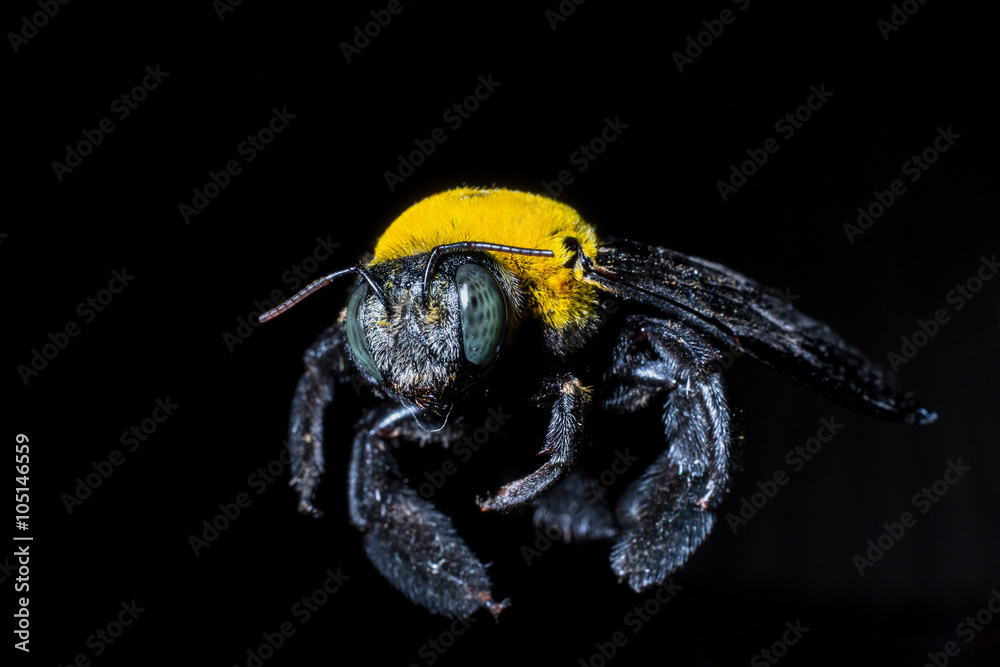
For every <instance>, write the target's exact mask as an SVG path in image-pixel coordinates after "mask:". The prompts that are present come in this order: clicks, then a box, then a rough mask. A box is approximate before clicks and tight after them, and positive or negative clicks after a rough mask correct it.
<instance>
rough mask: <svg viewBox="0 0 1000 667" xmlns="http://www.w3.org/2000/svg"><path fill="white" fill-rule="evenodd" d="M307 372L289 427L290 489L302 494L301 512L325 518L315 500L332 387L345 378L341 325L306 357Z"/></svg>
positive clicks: (321, 337)
mask: <svg viewBox="0 0 1000 667" xmlns="http://www.w3.org/2000/svg"><path fill="white" fill-rule="evenodd" d="M303 361H305V365H306V371H305V373H303V374H302V377H301V378H300V379H299V384H298V386H297V387H296V388H295V398H294V399H292V413H291V419H290V422H289V425H288V453H289V455H290V456H291V459H292V481H291V486H293V487H294V488H295V490H296V491H298V492H299V507H298V509H299V511H300V512H302V513H303V514H309V515H312V516H322V514H323V513H322V512H321V511H320V510H318V509H317V508H316V507H314V506H313V497H314V496H315V493H316V488H317V487H318V486H319V478H320V475H322V474H323V470H324V461H323V413H324V412H325V411H326V407H327V406H328V405H329V404H330V402H331V401H333V385H334V382H335V381H336V380H338V379H343V378H346V375H347V362H346V359H345V353H344V338H343V332H342V330H341V325H340V324H334V325H333V326H331V327H329V328H328V329H327V330H326V331H324V332H323V333H322V334H320V335H319V337H318V338H317V339H316V342H314V343H313V344H312V345H311V346H310V347H309V349H307V350H306V353H305V356H304V358H303Z"/></svg>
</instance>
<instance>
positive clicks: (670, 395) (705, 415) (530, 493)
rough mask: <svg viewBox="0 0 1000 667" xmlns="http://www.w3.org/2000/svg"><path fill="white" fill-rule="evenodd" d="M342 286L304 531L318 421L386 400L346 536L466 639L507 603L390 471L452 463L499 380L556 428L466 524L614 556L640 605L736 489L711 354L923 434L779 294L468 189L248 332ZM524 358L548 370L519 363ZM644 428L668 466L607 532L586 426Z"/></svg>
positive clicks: (305, 379) (323, 373)
mask: <svg viewBox="0 0 1000 667" xmlns="http://www.w3.org/2000/svg"><path fill="white" fill-rule="evenodd" d="M347 275H354V276H355V278H356V281H357V282H356V287H355V289H354V291H353V294H352V296H351V297H350V299H349V301H348V303H347V307H346V308H345V309H344V310H343V311H341V314H340V317H339V318H338V319H337V321H336V322H335V323H334V324H333V325H332V326H330V327H329V328H328V329H327V330H326V331H324V332H323V333H322V334H321V335H320V336H319V338H317V340H316V342H315V343H314V344H313V345H312V346H311V347H310V348H309V349H308V350H307V351H306V353H305V357H304V360H305V367H306V370H305V372H304V373H303V375H302V377H301V379H300V380H299V383H298V386H297V388H296V390H295V395H294V399H293V401H292V410H291V420H290V426H289V437H288V443H289V445H288V446H289V451H290V454H291V458H292V477H293V479H292V485H293V486H294V487H295V489H296V490H297V491H298V493H299V497H300V500H299V504H298V509H299V511H301V512H303V513H305V514H309V515H314V516H318V515H319V514H320V512H319V510H318V509H317V508H316V507H315V506H314V498H315V494H316V491H317V487H318V484H319V481H320V476H321V475H322V474H323V472H324V457H323V443H324V428H323V414H324V411H325V409H326V407H327V406H328V405H329V404H330V403H331V401H333V399H334V394H335V388H336V386H337V385H338V384H342V383H347V382H351V383H353V384H354V385H355V386H356V387H363V388H364V389H365V390H366V391H370V392H371V393H372V394H373V395H375V396H377V397H379V398H382V399H384V400H383V402H382V403H381V404H380V405H379V406H378V407H376V408H374V409H371V410H368V411H367V412H366V413H365V415H364V417H363V418H362V420H361V422H360V425H359V427H358V428H357V430H356V432H355V434H354V440H353V445H352V453H351V463H350V472H349V483H348V486H349V489H348V507H349V514H350V521H351V523H352V524H353V525H354V526H355V527H356V528H358V529H359V530H361V531H363V532H364V537H363V543H364V548H365V551H366V553H367V555H368V557H369V559H370V560H371V562H372V563H373V565H374V566H375V568H376V569H377V570H378V571H379V572H380V573H381V574H382V575H383V576H384V577H385V578H386V579H387V580H388V581H390V582H391V583H392V584H393V585H394V586H395V587H396V588H397V589H398V590H400V591H401V592H402V593H403V594H404V595H406V596H407V597H408V598H409V599H410V600H411V601H413V602H414V603H416V604H418V605H422V606H423V607H425V608H427V609H428V610H430V611H431V612H434V613H438V614H444V615H448V616H452V617H455V618H461V617H466V616H469V615H471V614H473V613H475V612H476V611H477V610H479V609H483V608H485V609H487V610H488V611H489V612H490V613H492V614H493V615H494V616H499V614H500V613H501V611H503V609H504V608H505V607H507V605H508V604H509V600H507V599H504V600H503V601H500V602H497V601H495V600H494V599H493V593H492V583H491V581H490V578H489V577H488V576H487V573H486V568H485V566H484V565H483V564H482V563H481V562H480V561H479V559H478V558H477V557H476V556H475V554H474V553H472V551H471V549H470V548H469V547H468V545H467V544H466V543H465V541H464V540H463V539H462V538H461V537H460V536H459V535H457V533H456V531H455V529H454V526H453V525H452V522H451V520H450V519H449V518H448V517H447V516H446V515H444V514H443V513H442V512H440V511H439V510H438V509H437V508H435V507H434V505H433V504H432V503H431V502H430V501H429V500H427V499H425V498H423V497H421V496H420V495H419V494H417V493H416V492H415V491H414V490H413V489H412V488H409V487H408V486H407V482H406V480H405V479H404V478H403V477H402V475H401V474H400V472H399V468H398V466H397V464H396V461H395V458H394V456H393V451H394V449H396V448H397V447H399V446H400V445H401V444H403V443H404V442H419V443H421V444H426V443H427V442H438V443H440V444H443V445H445V446H447V445H448V444H450V443H454V442H456V441H457V438H458V437H459V436H460V435H461V433H460V425H457V424H456V421H457V420H452V421H451V422H450V423H449V417H450V415H451V413H452V410H453V409H454V408H455V406H456V405H458V404H459V403H460V402H461V401H463V400H465V399H469V398H470V397H472V396H475V395H477V394H479V395H481V394H482V393H483V392H484V391H486V388H487V387H488V386H489V384H490V379H491V378H493V377H495V376H497V375H502V374H503V372H504V370H505V369H509V368H510V367H512V366H515V365H516V367H517V371H516V377H517V382H516V383H515V384H516V385H517V386H519V387H522V388H527V392H528V393H529V395H530V394H531V393H537V396H536V400H537V401H538V402H539V403H540V404H541V405H542V406H544V407H545V408H546V409H548V410H549V414H550V417H549V423H548V429H547V430H546V431H545V432H544V433H539V436H538V439H539V441H540V443H541V452H540V453H541V454H542V455H544V456H547V457H548V458H547V460H546V461H545V462H544V463H542V464H541V465H540V466H539V467H538V469H537V470H535V471H534V472H531V473H530V474H528V475H526V476H524V477H523V478H521V479H517V480H515V481H512V482H510V483H508V484H506V485H504V486H502V487H501V488H500V489H499V490H498V491H497V492H496V493H494V494H492V495H489V496H487V497H485V498H477V499H476V502H477V503H479V506H480V507H481V509H482V510H483V511H499V512H507V511H510V510H513V509H515V508H520V507H534V508H535V509H534V522H535V524H536V525H539V526H556V527H558V528H559V530H561V531H562V532H563V534H564V536H565V537H566V539H567V541H583V540H589V539H611V540H613V542H614V544H613V547H612V549H611V554H610V562H611V569H612V571H613V572H614V574H615V575H617V577H618V579H619V581H625V582H627V583H628V585H629V586H630V587H631V588H632V589H633V590H635V591H636V592H639V591H641V590H643V589H646V588H649V587H651V586H654V585H658V584H661V583H663V582H664V581H665V580H666V578H667V577H668V576H670V575H671V574H672V573H673V572H675V571H676V570H677V569H678V568H680V567H681V566H682V565H683V564H684V563H685V561H687V560H688V558H689V557H690V556H691V554H692V553H693V552H694V551H695V550H696V549H697V548H698V546H699V545H700V544H701V543H702V541H703V540H704V539H705V537H706V536H707V535H708V534H709V532H710V531H711V529H712V526H713V523H714V522H715V509H716V508H717V507H718V506H719V503H720V501H721V500H722V498H723V497H724V496H725V494H726V491H727V489H728V487H729V485H730V478H731V474H732V472H733V470H734V465H735V463H736V462H735V454H734V448H735V443H736V440H737V438H736V437H735V436H734V434H733V426H732V420H733V414H734V409H733V407H732V406H731V405H730V402H729V399H728V395H727V391H726V386H725V383H724V381H723V375H722V368H723V364H722V363H721V361H722V359H723V354H724V351H726V350H728V351H730V352H732V353H733V354H737V353H739V354H743V355H746V356H748V357H751V358H753V359H755V360H757V361H759V362H761V363H763V364H765V365H767V366H770V367H771V368H773V369H774V370H776V371H778V372H779V373H781V374H783V375H785V376H787V377H789V378H791V379H793V380H795V381H796V382H798V383H799V384H801V385H803V386H805V387H806V388H808V389H811V390H813V391H815V392H817V393H820V394H822V395H824V396H826V397H828V398H830V399H832V400H834V401H837V402H839V403H842V404H844V405H847V406H849V407H851V408H854V409H856V410H858V411H859V412H863V413H867V414H869V415H873V416H876V417H882V418H886V419H892V420H896V421H901V422H905V423H919V424H927V423H929V422H932V421H934V420H935V419H936V415H935V413H933V412H931V411H929V410H928V409H926V408H924V407H923V406H921V405H920V404H919V403H918V402H917V401H916V400H915V399H914V398H913V396H912V395H911V394H910V393H908V392H902V391H900V390H899V389H897V388H896V386H895V384H894V382H893V380H892V377H891V376H890V375H889V374H888V373H887V372H886V371H885V370H884V369H882V368H881V367H879V366H878V365H876V364H875V363H873V362H872V361H870V360H869V359H867V358H866V357H865V356H864V355H863V354H862V353H861V352H859V351H858V350H856V349H855V348H854V347H851V346H850V345H849V344H848V343H847V342H845V341H844V340H843V339H842V338H841V337H840V336H838V335H837V334H836V333H834V332H833V331H832V330H831V329H830V328H829V327H828V326H827V325H825V324H823V323H821V322H818V321H816V320H814V319H812V318H810V317H808V316H807V315H804V314H802V313H801V312H799V311H798V310H796V309H795V308H793V307H792V306H791V305H790V304H789V303H788V302H787V299H786V298H782V297H783V295H782V293H781V292H779V291H777V290H773V289H770V288H767V287H763V286H761V285H759V284H757V283H756V282H754V281H753V280H750V279H748V278H745V277H743V276H742V275H740V274H738V273H736V272H735V271H732V270H730V269H727V268H725V267H723V266H720V265H718V264H713V263H711V262H707V261H705V260H701V259H697V258H694V257H689V256H686V255H683V254H680V253H677V252H674V251H671V250H667V249H666V248H660V247H654V246H649V245H645V244H643V243H639V242H636V241H627V240H623V241H616V242H612V243H601V242H600V241H599V240H598V237H597V234H596V232H595V230H594V228H593V227H591V226H590V225H589V224H587V223H586V222H584V220H583V219H582V218H581V216H580V215H579V214H578V213H577V212H576V211H575V210H573V209H572V208H570V207H569V206H567V205H565V204H562V203H560V202H558V201H555V200H552V199H549V198H546V197H543V196H539V195H535V194H529V193H525V192H518V191H513V190H506V189H500V188H494V189H477V188H468V187H466V188H459V189H454V190H449V191H446V192H442V193H439V194H436V195H433V196H431V197H428V198H426V199H424V200H422V201H420V202H418V203H416V204H414V205H413V206H412V207H410V208H409V209H407V210H406V211H405V212H403V214H402V215H400V216H399V218H398V219H396V220H395V221H394V222H393V223H392V224H391V225H390V226H389V228H388V229H387V230H386V231H385V233H384V234H383V235H382V236H381V238H380V239H379V240H378V243H377V244H376V247H375V251H374V256H373V257H372V259H371V261H369V262H368V263H367V264H362V263H359V264H357V265H356V266H354V267H351V268H349V269H346V270H342V271H338V272H335V273H331V274H330V275H328V276H325V277H323V278H321V279H319V280H317V281H316V282H314V283H312V284H310V285H309V286H307V287H306V288H305V289H303V290H302V291H301V292H299V293H298V294H296V295H295V296H293V297H292V298H291V299H289V300H288V301H286V302H285V303H283V304H281V305H279V306H278V307H277V308H275V309H273V310H271V311H269V312H267V313H265V314H263V315H261V316H260V320H261V322H265V321H267V320H270V319H272V318H273V317H275V316H277V315H278V314H280V313H283V312H285V311H286V310H287V309H288V308H290V307H291V306H293V305H295V304H296V303H298V302H299V301H300V300H301V299H303V298H305V297H306V296H308V295H310V294H312V293H314V292H315V291H316V290H318V289H320V288H321V287H323V286H325V285H328V284H329V283H330V282H332V281H333V280H335V279H337V278H339V277H342V276H347ZM607 295H611V297H612V298H614V299H615V300H616V302H617V303H621V304H623V305H628V306H629V307H630V308H629V310H630V311H632V312H630V313H629V314H627V315H625V316H624V317H623V321H622V323H621V327H620V329H619V330H618V331H616V332H614V333H612V332H610V331H609V330H608V329H609V328H608V327H599V324H602V323H603V318H604V316H605V314H604V313H603V311H602V310H601V308H600V303H601V299H602V298H606V297H607ZM599 328H600V330H599ZM600 338H604V339H607V350H608V351H609V354H608V355H607V356H606V357H604V358H595V354H588V353H589V352H591V351H592V349H596V347H597V346H596V345H595V341H596V340H597V339H600ZM529 352H532V353H534V354H536V355H540V358H539V357H538V356H536V357H535V360H533V361H532V362H531V363H520V358H519V355H522V354H529ZM508 389H509V385H508ZM646 407H657V408H660V409H661V410H662V422H663V427H664V436H665V442H666V445H667V447H666V449H665V451H663V452H662V453H660V454H658V456H657V458H656V459H655V460H654V461H653V462H652V463H651V465H650V466H649V467H648V469H646V470H645V472H644V473H643V474H641V475H640V476H639V477H638V479H636V480H635V481H634V482H633V483H632V484H631V485H630V486H629V487H628V488H627V489H626V490H625V491H624V493H623V494H622V495H621V497H620V499H619V500H618V503H617V506H616V510H615V512H614V513H612V512H611V511H610V510H609V509H608V507H607V506H606V505H604V504H602V503H594V502H586V501H585V500H584V499H583V496H585V495H586V492H587V489H588V484H589V483H590V480H588V479H587V478H586V477H585V476H584V475H583V474H582V473H581V472H580V471H579V470H574V468H576V465H577V463H578V460H579V459H580V457H581V455H582V453H583V450H584V449H585V447H584V445H585V444H586V443H587V424H588V419H589V418H591V417H592V416H593V415H592V413H593V411H594V410H601V411H610V412H613V413H619V414H622V413H631V412H634V411H637V410H639V409H642V408H646ZM571 507H572V508H574V510H575V511H571V510H570V509H569V508H571ZM581 508H582V509H581Z"/></svg>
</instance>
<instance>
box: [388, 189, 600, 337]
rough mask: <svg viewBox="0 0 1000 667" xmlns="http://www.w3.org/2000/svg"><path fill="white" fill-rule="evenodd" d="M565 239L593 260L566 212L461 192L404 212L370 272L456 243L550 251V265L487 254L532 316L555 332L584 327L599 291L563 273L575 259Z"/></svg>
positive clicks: (544, 202) (584, 235) (582, 231)
mask: <svg viewBox="0 0 1000 667" xmlns="http://www.w3.org/2000/svg"><path fill="white" fill-rule="evenodd" d="M567 236H568V237H573V238H575V239H576V240H577V241H578V242H579V243H580V246H581V247H582V249H583V252H584V254H586V255H587V256H588V257H589V258H590V259H591V260H593V259H594V257H595V256H596V254H597V244H598V241H597V235H596V234H595V232H594V229H593V228H592V227H591V226H590V225H588V224H587V223H585V222H584V221H583V220H582V219H581V218H580V214H579V213H577V212H576V211H574V210H573V209H572V208H570V207H569V206H566V205H565V204H560V203H559V202H557V201H554V200H552V199H548V198H547V197H542V196H540V195H533V194H529V193H527V192H517V191H516V190H505V189H502V188H494V189H492V190H489V189H480V188H458V189H456V190H448V191H446V192H441V193H438V194H436V195H433V196H431V197H428V198H427V199H424V200H423V201H420V202H418V203H416V204H414V205H413V206H411V207H410V208H408V209H407V210H406V211H404V212H403V214H402V215H400V216H399V217H398V218H397V219H396V220H395V221H394V222H393V223H392V224H391V225H390V226H389V228H388V229H387V230H386V232H385V234H383V235H382V237H381V238H380V239H379V241H378V245H376V246H375V258H374V259H373V260H372V264H378V263H380V262H386V261H389V260H393V259H398V258H400V257H405V256H407V255H414V254H419V253H424V252H430V251H431V250H433V249H434V247H435V246H439V245H445V244H447V243H457V242H459V241H483V242H486V243H498V244H502V245H510V246H516V247H519V248H532V249H540V250H551V251H552V252H553V253H554V255H555V256H554V257H530V256H526V255H512V254H509V253H491V254H492V255H493V257H494V258H495V259H496V261H497V262H498V263H500V264H501V265H503V266H504V267H506V268H507V269H509V270H510V271H512V272H514V273H515V274H516V275H517V277H518V279H519V280H520V282H521V285H522V286H523V287H524V288H525V290H526V292H527V296H528V303H527V304H526V305H527V309H528V311H529V312H530V313H532V314H534V315H535V316H537V317H539V318H541V319H542V321H543V322H544V323H545V324H546V325H548V326H550V327H554V328H556V329H563V328H565V327H574V326H575V327H585V326H586V325H587V324H588V323H589V322H591V321H592V320H593V318H594V317H595V313H596V300H595V293H596V290H595V288H594V287H593V286H591V285H589V284H587V283H585V282H583V276H582V275H577V274H578V273H580V271H579V269H578V267H577V266H576V265H575V264H574V265H571V266H569V267H566V266H564V265H565V264H566V263H567V262H568V261H569V260H570V259H571V258H572V257H573V252H572V251H571V250H569V249H567V247H566V245H565V244H564V243H563V238H565V237H567Z"/></svg>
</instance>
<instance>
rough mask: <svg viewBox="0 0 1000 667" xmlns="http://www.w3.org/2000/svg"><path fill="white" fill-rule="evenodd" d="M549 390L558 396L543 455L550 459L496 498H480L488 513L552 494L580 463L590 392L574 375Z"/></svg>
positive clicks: (551, 382) (553, 381) (550, 384)
mask: <svg viewBox="0 0 1000 667" xmlns="http://www.w3.org/2000/svg"><path fill="white" fill-rule="evenodd" d="M546 385H547V387H546V389H547V390H548V392H549V393H550V394H553V395H554V396H555V402H554V403H553V405H552V417H551V419H549V428H548V431H547V432H546V434H545V446H544V447H543V448H542V451H540V452H539V454H544V455H549V456H550V458H549V460H548V461H546V462H545V463H544V464H542V466H541V467H540V468H539V469H538V470H536V471H535V472H533V473H531V474H530V475H528V476H527V477H523V478H521V479H519V480H516V481H513V482H511V483H510V484H506V485H504V486H503V487H502V488H501V489H500V491H499V492H498V493H497V494H496V496H494V497H493V498H487V499H486V500H480V499H478V498H477V499H476V502H477V503H478V504H479V506H480V507H481V508H482V509H483V511H486V510H501V511H502V510H509V509H513V508H515V507H518V506H519V505H523V504H525V503H528V502H531V501H532V500H534V499H535V498H537V497H539V496H540V495H542V494H543V493H545V492H547V491H549V490H550V489H551V488H552V487H553V486H555V484H556V482H558V481H559V480H560V479H562V478H563V477H564V476H565V475H566V473H567V472H569V471H570V470H571V469H572V468H573V466H574V464H575V463H576V451H577V449H578V448H579V446H580V442H581V441H582V440H583V415H584V412H585V411H586V409H587V406H588V405H589V404H590V392H589V390H588V389H587V388H585V387H584V386H583V385H581V384H580V381H579V380H578V379H576V378H575V377H573V376H570V375H565V376H561V377H558V378H550V379H549V380H548V381H547V382H546Z"/></svg>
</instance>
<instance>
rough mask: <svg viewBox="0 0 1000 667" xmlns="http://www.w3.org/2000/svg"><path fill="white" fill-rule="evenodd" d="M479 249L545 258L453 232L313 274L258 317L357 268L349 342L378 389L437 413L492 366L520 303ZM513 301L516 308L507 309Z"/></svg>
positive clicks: (511, 284) (510, 279) (348, 313)
mask: <svg viewBox="0 0 1000 667" xmlns="http://www.w3.org/2000/svg"><path fill="white" fill-rule="evenodd" d="M484 250H489V251H493V252H499V253H507V254H515V255H528V256H534V257H552V256H553V252H552V251H551V250H541V249H532V248H515V247H512V246H506V245H499V244H495V243H486V242H481V241H460V242H457V243H450V244H447V245H440V246H437V247H435V248H434V249H433V250H432V251H431V252H429V253H419V254H414V255H407V256H405V257H400V258H398V259H394V260H389V261H385V262H380V263H373V264H372V265H370V266H369V267H368V268H367V269H366V268H364V267H363V266H361V264H358V265H357V266H354V267H352V268H350V269H345V270H343V271H337V272H335V273H331V274H330V275H328V276H324V277H323V278H320V279H319V280H317V281H315V282H313V283H311V284H310V285H309V286H308V287H306V288H305V289H303V290H302V291H301V292H299V293H298V294H296V295H294V296H293V297H292V298H291V299H288V300H287V301H285V302H284V303H282V304H281V305H279V306H278V307H277V308H274V309H273V310H270V311H268V312H266V313H264V314H263V315H261V316H260V321H261V322H267V321H268V320H270V319H273V318H274V317H277V316H278V315H280V314H281V313H283V312H285V311H286V310H288V309H289V308H291V307H292V306H294V305H295V304H297V303H298V302H299V301H301V300H302V299H304V298H305V297H307V296H309V295H310V294H312V293H314V292H315V291H316V290H318V289H321V288H322V287H324V286H326V285H329V284H330V283H331V282H333V281H334V280H336V279H337V278H339V277H341V276H344V275H349V274H357V275H360V276H361V278H362V280H359V281H358V286H357V287H356V288H355V290H354V293H353V294H352V295H351V299H350V301H349V302H348V304H347V309H346V310H345V311H344V315H343V318H344V319H343V324H344V329H345V330H346V333H347V347H348V348H349V349H350V354H351V356H352V357H353V359H354V362H355V365H356V366H357V368H358V370H359V371H361V373H362V374H363V375H364V377H365V378H366V379H367V380H368V381H369V382H370V383H372V384H374V385H376V386H377V387H379V388H380V389H381V390H382V391H384V392H386V393H388V394H390V395H391V396H393V397H395V398H398V399H399V400H400V401H401V402H404V403H407V404H410V405H413V406H415V407H417V408H419V409H420V410H423V411H426V412H429V413H431V414H434V415H437V416H439V417H447V414H448V412H449V411H450V410H451V407H452V406H453V405H454V404H455V402H456V401H457V400H458V397H459V396H461V395H462V393H463V392H465V391H466V390H467V389H468V388H469V387H471V386H472V385H473V384H475V383H476V382H478V381H479V380H480V379H481V378H482V377H483V376H484V375H485V374H486V373H487V372H488V371H489V370H490V368H492V367H493V364H494V363H495V362H496V360H497V357H498V356H499V355H500V348H501V347H502V346H503V343H504V340H505V339H506V338H507V334H508V327H509V326H510V317H511V314H512V312H514V313H516V312H518V310H519V309H520V306H521V304H520V303H519V302H517V301H515V302H511V299H515V300H516V299H517V298H518V297H517V296H516V295H518V294H519V293H520V291H519V289H518V288H517V287H518V286H517V283H516V278H515V277H514V276H513V274H512V273H511V272H510V271H508V270H505V269H504V268H503V267H501V266H500V264H498V263H497V261H496V260H494V259H493V257H492V256H490V255H489V254H488V253H486V252H482V251H484ZM512 308H513V309H514V310H513V311H512Z"/></svg>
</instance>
